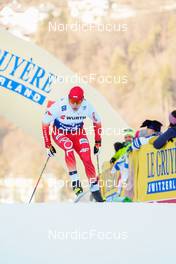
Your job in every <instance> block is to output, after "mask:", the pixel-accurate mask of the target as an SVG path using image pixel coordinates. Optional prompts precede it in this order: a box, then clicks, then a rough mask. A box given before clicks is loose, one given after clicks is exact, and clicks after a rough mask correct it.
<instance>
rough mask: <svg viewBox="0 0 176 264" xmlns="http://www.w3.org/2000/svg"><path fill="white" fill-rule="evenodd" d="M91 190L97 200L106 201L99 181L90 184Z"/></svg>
mask: <svg viewBox="0 0 176 264" xmlns="http://www.w3.org/2000/svg"><path fill="white" fill-rule="evenodd" d="M90 191H91V193H92V196H93V198H94V199H95V201H96V202H99V203H101V202H105V200H104V199H103V198H102V196H101V192H100V188H99V185H98V182H97V181H96V182H93V183H91V185H90Z"/></svg>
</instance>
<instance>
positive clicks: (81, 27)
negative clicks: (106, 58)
mask: <svg viewBox="0 0 176 264" xmlns="http://www.w3.org/2000/svg"><path fill="white" fill-rule="evenodd" d="M48 31H49V32H71V31H72V32H126V31H128V25H127V24H111V23H107V24H88V23H74V24H62V23H58V22H57V21H55V22H51V21H49V22H48Z"/></svg>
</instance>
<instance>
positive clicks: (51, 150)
mask: <svg viewBox="0 0 176 264" xmlns="http://www.w3.org/2000/svg"><path fill="white" fill-rule="evenodd" d="M55 153H56V149H55V147H53V146H51V147H50V148H48V149H47V155H48V157H53V156H54V154H55Z"/></svg>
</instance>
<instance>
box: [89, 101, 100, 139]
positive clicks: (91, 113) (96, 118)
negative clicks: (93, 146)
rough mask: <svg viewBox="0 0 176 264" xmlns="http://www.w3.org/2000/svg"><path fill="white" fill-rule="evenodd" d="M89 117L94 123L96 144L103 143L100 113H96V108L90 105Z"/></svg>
mask: <svg viewBox="0 0 176 264" xmlns="http://www.w3.org/2000/svg"><path fill="white" fill-rule="evenodd" d="M87 115H88V117H89V118H90V119H91V120H92V121H93V126H94V133H95V142H101V130H102V125H101V119H100V116H99V115H98V113H97V112H96V111H95V109H94V107H93V106H92V105H90V104H89V108H88V114H87Z"/></svg>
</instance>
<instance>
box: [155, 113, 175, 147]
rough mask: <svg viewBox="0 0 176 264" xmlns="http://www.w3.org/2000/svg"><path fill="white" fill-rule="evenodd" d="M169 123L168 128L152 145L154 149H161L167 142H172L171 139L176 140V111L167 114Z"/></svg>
mask: <svg viewBox="0 0 176 264" xmlns="http://www.w3.org/2000/svg"><path fill="white" fill-rule="evenodd" d="M169 122H170V125H169V128H168V129H167V130H166V131H165V132H164V133H163V134H162V135H160V136H159V137H158V138H157V139H156V140H155V141H154V143H153V145H154V147H155V148H156V149H160V148H162V147H163V146H164V145H165V144H166V143H167V142H168V141H172V140H173V138H176V110H174V111H172V112H171V113H170V114H169Z"/></svg>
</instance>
